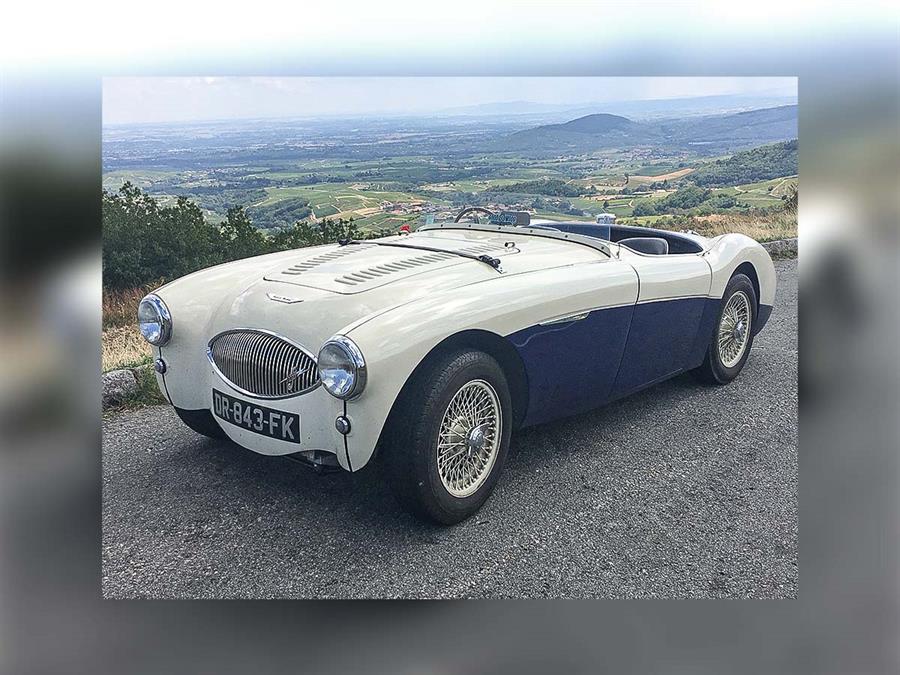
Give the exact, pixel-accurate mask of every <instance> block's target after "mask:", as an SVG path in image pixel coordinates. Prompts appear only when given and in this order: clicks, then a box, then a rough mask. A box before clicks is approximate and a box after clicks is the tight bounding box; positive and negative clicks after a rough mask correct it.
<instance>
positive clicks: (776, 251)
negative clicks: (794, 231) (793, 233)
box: [762, 237, 797, 258]
mask: <svg viewBox="0 0 900 675" xmlns="http://www.w3.org/2000/svg"><path fill="white" fill-rule="evenodd" d="M762 246H763V248H764V249H766V250H767V251H768V252H769V255H770V256H772V257H773V258H796V257H797V238H796V237H795V238H793V239H779V240H778V241H767V242H766V243H764V244H763V245H762Z"/></svg>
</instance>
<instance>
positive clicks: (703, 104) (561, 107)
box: [437, 93, 797, 122]
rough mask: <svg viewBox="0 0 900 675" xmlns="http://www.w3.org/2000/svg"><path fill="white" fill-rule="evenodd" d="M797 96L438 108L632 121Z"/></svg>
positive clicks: (717, 111)
mask: <svg viewBox="0 0 900 675" xmlns="http://www.w3.org/2000/svg"><path fill="white" fill-rule="evenodd" d="M796 102H797V97H796V96H784V95H781V94H765V93H763V94H715V95H712V96H690V97H683V98H658V99H639V100H624V101H606V102H602V103H601V102H599V101H598V102H594V103H538V102H535V101H527V100H521V101H499V102H493V103H478V104H475V105H463V106H454V107H450V108H444V109H443V110H438V111H437V114H438V115H451V116H455V115H461V116H470V117H480V116H491V115H504V116H509V115H523V116H526V115H527V116H532V117H534V116H543V117H545V118H547V119H545V120H542V121H545V122H557V121H565V120H566V119H574V118H575V117H581V116H582V115H587V114H590V113H595V112H597V111H600V110H602V111H603V112H606V113H612V114H614V115H622V116H624V117H627V118H629V119H631V120H636V121H637V120H645V119H662V118H674V117H690V116H697V115H722V114H726V113H734V112H741V111H744V110H756V109H760V108H774V107H776V106H783V105H792V104H795V103H796Z"/></svg>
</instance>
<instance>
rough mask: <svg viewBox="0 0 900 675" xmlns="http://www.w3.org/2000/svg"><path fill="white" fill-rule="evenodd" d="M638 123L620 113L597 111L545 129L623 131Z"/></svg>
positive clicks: (602, 132) (595, 131)
mask: <svg viewBox="0 0 900 675" xmlns="http://www.w3.org/2000/svg"><path fill="white" fill-rule="evenodd" d="M636 126H637V125H636V124H635V123H634V122H632V121H631V120H630V119H628V118H626V117H620V116H619V115H609V114H607V113H597V114H595V115H585V116H584V117H579V118H578V119H577V120H572V121H571V122H566V123H565V124H551V125H548V126H546V127H544V128H545V129H557V130H559V131H574V132H577V133H579V134H604V133H607V132H609V131H621V130H623V129H629V128H632V127H636Z"/></svg>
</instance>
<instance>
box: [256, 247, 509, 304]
mask: <svg viewBox="0 0 900 675" xmlns="http://www.w3.org/2000/svg"><path fill="white" fill-rule="evenodd" d="M507 243H510V244H511V245H510V246H507ZM519 253H520V249H519V248H518V247H517V246H516V243H515V242H507V241H506V240H504V239H503V238H502V237H496V236H494V237H453V236H442V237H441V236H434V235H427V234H425V233H422V234H418V235H410V236H404V237H388V238H384V239H379V240H378V241H377V242H373V241H362V242H354V243H352V244H348V245H345V246H339V245H338V246H331V247H327V248H326V249H325V250H322V248H318V249H316V251H315V252H314V253H310V252H305V253H304V252H300V253H298V255H297V256H296V257H295V258H293V259H290V260H287V261H284V262H282V261H279V264H278V265H277V266H275V267H273V268H271V269H269V270H268V271H267V272H266V273H265V275H264V279H265V280H266V281H274V282H278V283H284V284H290V285H292V286H305V287H308V288H316V289H320V290H325V291H330V292H333V293H340V294H342V295H354V294H357V293H364V292H367V291H371V290H374V289H377V288H381V287H383V286H387V285H389V284H398V283H400V282H403V281H407V280H409V279H411V278H413V277H419V278H422V277H431V278H435V277H442V278H444V279H446V280H447V281H448V282H450V280H451V279H455V278H456V277H457V275H456V274H454V273H453V271H452V270H451V268H454V267H459V266H464V267H465V269H466V270H467V273H466V275H464V278H463V279H456V281H455V283H459V282H460V281H465V280H466V277H467V278H470V279H471V278H478V277H490V276H492V275H496V274H497V272H496V271H495V270H493V269H491V268H490V267H489V266H487V265H485V263H482V262H479V261H475V260H472V259H471V258H470V257H467V256H482V255H484V256H490V257H491V258H497V259H504V260H507V259H509V258H510V257H511V256H514V255H517V254H519Z"/></svg>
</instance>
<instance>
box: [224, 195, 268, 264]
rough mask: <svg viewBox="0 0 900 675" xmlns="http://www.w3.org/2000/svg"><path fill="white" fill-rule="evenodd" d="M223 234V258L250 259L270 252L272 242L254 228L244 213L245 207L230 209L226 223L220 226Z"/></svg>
mask: <svg viewBox="0 0 900 675" xmlns="http://www.w3.org/2000/svg"><path fill="white" fill-rule="evenodd" d="M220 230H221V232H222V244H223V247H224V250H223V251H222V257H223V258H233V259H240V258H249V257H251V256H255V255H262V254H263V253H266V252H268V250H269V248H270V242H269V241H268V240H267V239H266V236H265V235H264V234H263V233H262V232H261V231H260V230H258V229H256V228H255V227H254V226H253V223H251V222H250V218H249V217H248V216H247V214H246V213H245V212H244V207H242V206H233V207H231V208H230V209H228V213H227V215H226V216H225V222H224V223H222V225H221V226H220Z"/></svg>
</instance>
